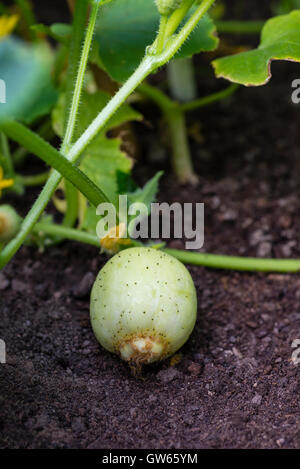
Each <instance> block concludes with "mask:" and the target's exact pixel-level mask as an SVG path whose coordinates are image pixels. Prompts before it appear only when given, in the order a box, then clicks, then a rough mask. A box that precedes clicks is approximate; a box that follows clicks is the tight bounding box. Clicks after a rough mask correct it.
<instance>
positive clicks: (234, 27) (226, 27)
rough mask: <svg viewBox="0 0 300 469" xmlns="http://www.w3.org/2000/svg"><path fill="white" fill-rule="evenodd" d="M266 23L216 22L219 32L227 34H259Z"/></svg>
mask: <svg viewBox="0 0 300 469" xmlns="http://www.w3.org/2000/svg"><path fill="white" fill-rule="evenodd" d="M264 24H265V23H264V21H216V26H217V31H218V32H219V33H226V34H259V33H260V32H261V30H262V28H263V26H264Z"/></svg>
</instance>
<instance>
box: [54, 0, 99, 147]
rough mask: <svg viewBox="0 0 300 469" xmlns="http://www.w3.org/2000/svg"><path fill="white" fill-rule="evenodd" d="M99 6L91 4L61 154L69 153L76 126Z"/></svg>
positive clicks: (96, 3)
mask: <svg viewBox="0 0 300 469" xmlns="http://www.w3.org/2000/svg"><path fill="white" fill-rule="evenodd" d="M78 3H80V1H77V3H76V6H77V4H78ZM83 3H84V2H83ZM99 4H100V2H93V6H92V11H91V15H90V20H89V24H88V28H87V33H86V37H85V41H84V46H83V49H82V54H81V59H80V62H79V69H78V72H77V78H76V83H75V89H74V93H73V98H72V100H71V103H72V104H71V110H70V113H69V118H68V122H67V127H66V132H65V135H64V139H63V143H62V146H61V153H62V154H66V153H67V152H68V151H69V148H70V145H71V143H72V138H73V134H74V129H75V125H76V119H77V117H78V109H79V104H80V96H81V93H82V88H83V81H84V76H85V71H86V67H87V63H88V59H89V52H90V49H91V44H92V40H93V35H94V30H95V25H96V20H97V15H98V10H99ZM67 105H68V101H67Z"/></svg>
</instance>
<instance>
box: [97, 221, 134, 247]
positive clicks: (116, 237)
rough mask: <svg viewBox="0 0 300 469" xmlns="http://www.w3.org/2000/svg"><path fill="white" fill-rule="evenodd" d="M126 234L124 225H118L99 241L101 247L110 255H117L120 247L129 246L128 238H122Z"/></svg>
mask: <svg viewBox="0 0 300 469" xmlns="http://www.w3.org/2000/svg"><path fill="white" fill-rule="evenodd" d="M125 233H126V225H125V223H120V224H119V225H117V226H114V227H113V228H111V230H110V231H109V232H108V233H107V235H106V236H104V237H103V238H102V239H101V240H100V245H101V247H102V248H103V249H104V250H105V251H108V252H110V253H113V254H115V253H117V252H118V251H119V250H120V247H121V246H129V245H130V243H131V241H130V239H129V238H124V237H123V236H124V234H125Z"/></svg>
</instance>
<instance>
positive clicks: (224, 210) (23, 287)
mask: <svg viewBox="0 0 300 469" xmlns="http://www.w3.org/2000/svg"><path fill="white" fill-rule="evenodd" d="M273 71H274V80H273V81H272V83H271V84H270V85H268V87H263V88H260V89H249V90H247V89H241V90H240V91H239V92H238V93H237V95H236V96H235V97H233V98H232V100H230V101H227V102H224V103H222V104H217V105H215V106H213V107H211V108H209V109H208V110H207V111H204V110H201V112H197V113H194V114H192V115H189V118H188V120H189V128H190V129H195V124H197V123H199V124H201V129H202V135H203V136H204V142H203V143H202V144H199V143H197V142H196V141H195V140H193V139H192V146H193V155H194V160H195V163H196V167H197V171H198V173H199V174H200V183H199V185H198V186H197V187H195V188H193V189H192V188H191V187H183V188H181V189H180V188H178V186H177V185H176V182H175V180H174V178H173V177H172V176H171V175H170V174H169V172H168V165H167V163H165V162H162V163H160V164H158V163H157V162H156V163H153V161H152V159H153V151H152V148H153V143H151V142H153V139H154V138H155V135H157V134H156V133H152V131H151V130H149V129H148V128H147V127H145V128H144V129H143V131H142V132H143V133H142V136H143V145H144V154H145V161H144V164H146V166H145V167H144V169H140V170H138V171H137V178H138V180H139V181H140V182H143V181H144V180H145V179H147V178H149V177H150V175H152V173H154V172H155V170H156V169H158V168H159V167H161V166H162V165H163V166H165V168H166V176H165V177H164V179H163V181H162V185H161V191H160V194H159V199H160V200H164V201H167V202H172V201H175V200H176V201H180V202H186V201H198V202H205V204H206V216H205V235H206V240H205V251H207V252H216V253H224V254H237V255H255V256H274V257H300V247H299V229H300V218H299V211H300V198H299V195H300V194H299V192H300V190H299V189H300V188H299V170H300V164H299V146H300V137H299V118H300V107H299V106H295V105H292V104H291V82H292V80H293V79H294V78H296V77H297V75H298V76H299V73H300V69H299V67H296V66H295V65H292V64H274V66H273ZM201 91H202V93H203V94H205V92H206V91H208V89H207V90H206V89H202V90H201ZM153 125H154V123H153ZM139 130H141V129H139ZM193 134H194V135H195V131H194V132H193ZM198 137H199V134H198ZM25 205H26V203H25ZM170 245H171V246H172V247H179V248H182V247H183V243H182V242H181V241H178V240H174V241H172V242H171V243H170ZM104 261H105V260H104V259H103V258H102V257H100V255H99V254H98V252H97V250H96V249H93V248H89V247H86V246H83V245H79V244H75V243H65V244H63V245H61V246H57V247H54V248H51V250H49V251H48V252H47V253H44V254H42V253H39V252H37V250H35V249H33V248H28V247H24V248H23V249H22V250H21V252H20V253H19V254H18V255H17V256H16V258H15V259H14V260H13V261H12V262H11V264H10V265H9V266H7V268H6V269H5V271H4V274H0V295H1V296H0V311H1V324H0V338H2V339H4V340H5V342H6V345H7V359H8V363H7V364H6V365H0V379H1V396H0V405H1V408H0V431H1V436H0V447H1V448H107V449H108V448H122V449H124V448H192V449H195V448H296V447H299V445H300V425H299V424H300V406H299V392H300V380H299V371H300V368H299V367H300V365H298V367H297V366H296V365H294V364H293V363H292V361H291V355H292V352H293V349H292V348H291V344H292V342H293V341H294V340H295V339H300V278H299V276H298V275H279V274H276V275H275V274H268V275H263V274H242V273H234V272H226V271H212V270H208V269H204V268H200V267H199V268H198V267H192V268H190V272H191V274H192V276H193V279H194V281H195V284H196V288H197V292H198V299H199V310H198V321H197V325H196V328H195V330H194V332H193V334H192V336H191V338H190V340H189V341H188V343H187V344H186V345H185V346H184V347H183V349H182V350H181V355H180V356H179V357H178V361H177V363H175V364H174V363H172V364H171V363H170V360H167V361H165V362H163V363H161V364H157V365H153V366H151V367H148V368H147V369H145V371H144V374H143V377H142V378H140V379H137V378H134V377H133V376H131V373H130V370H129V368H128V367H127V365H126V364H124V363H122V362H121V361H120V360H119V359H118V358H117V357H115V356H113V355H111V354H109V353H108V352H106V351H105V350H103V349H102V348H101V347H100V346H99V345H98V343H97V342H96V340H95V338H94V336H93V333H92V331H91V327H90V324H89V289H90V286H91V282H92V280H93V279H94V277H95V276H96V274H97V272H98V270H99V268H100V267H101V266H102V265H103V263H104Z"/></svg>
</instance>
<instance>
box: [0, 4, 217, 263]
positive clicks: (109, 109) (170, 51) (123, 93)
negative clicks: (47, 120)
mask: <svg viewBox="0 0 300 469" xmlns="http://www.w3.org/2000/svg"><path fill="white" fill-rule="evenodd" d="M213 3H214V0H203V1H202V3H201V4H200V5H199V6H198V8H197V9H196V10H195V12H194V14H193V15H192V16H191V17H190V18H189V19H188V21H187V22H186V24H185V26H183V28H182V29H181V31H180V32H179V33H178V34H177V35H176V36H174V37H173V38H172V40H170V41H169V42H168V44H167V46H166V47H165V49H164V50H163V52H162V53H161V54H159V55H152V54H151V51H153V49H152V48H150V49H148V51H149V52H148V53H146V56H145V58H144V59H143V60H142V62H141V64H140V65H139V67H138V68H137V70H136V71H135V72H134V73H133V75H132V76H131V77H130V78H129V79H128V81H127V82H126V83H125V84H124V85H123V86H122V87H121V88H120V90H119V91H118V92H117V93H116V94H115V96H114V97H113V98H112V99H111V100H110V101H109V103H108V104H107V105H106V107H105V108H104V109H103V110H102V111H101V112H100V113H99V115H98V116H97V117H96V119H95V120H94V121H93V122H92V123H91V124H90V126H89V127H88V128H87V129H86V131H85V132H84V133H83V135H82V136H81V137H80V138H79V139H78V140H77V142H76V143H75V144H74V145H73V146H72V147H71V149H70V151H69V152H68V154H67V155H66V158H67V159H68V160H69V162H72V163H75V162H76V161H77V159H78V158H79V157H80V155H81V154H82V152H83V151H84V149H85V148H86V147H87V146H88V145H89V143H90V142H91V141H92V140H93V138H95V136H96V135H97V134H98V132H99V131H100V130H101V129H102V128H103V127H104V125H105V124H106V123H107V122H108V120H109V119H110V118H111V116H112V115H113V114H114V113H115V112H116V111H117V110H118V109H119V107H120V106H121V105H122V104H123V103H124V101H125V100H126V99H127V98H128V96H129V95H130V94H131V93H132V92H133V91H134V90H135V89H136V88H137V87H138V86H139V85H140V84H141V83H142V81H143V80H144V79H145V78H146V77H147V76H148V75H150V73H152V72H153V71H154V70H156V69H157V68H158V67H160V66H162V65H164V64H165V63H167V62H168V61H169V60H170V59H171V58H172V57H173V56H174V55H175V54H176V52H177V51H178V50H179V49H180V47H181V46H182V44H183V43H184V42H185V41H186V40H187V38H188V37H189V35H190V34H191V32H192V31H193V30H194V29H195V27H196V26H197V24H198V22H199V21H200V19H201V18H202V17H203V16H204V15H205V13H206V12H207V11H208V10H209V8H210V7H211V6H212V5H213ZM175 13H176V12H175ZM171 18H172V16H171ZM60 180H61V176H60V174H59V173H57V172H53V173H52V174H51V176H50V178H49V179H48V181H47V183H46V185H45V186H44V188H43V190H42V192H41V194H40V196H39V198H38V199H37V201H36V202H35V204H34V205H33V206H32V208H31V210H30V211H29V213H28V215H27V217H26V218H25V220H24V221H23V224H22V226H21V230H20V232H19V233H18V235H17V236H16V238H14V239H13V240H12V241H11V242H10V243H9V244H7V245H6V247H5V248H4V250H3V251H2V252H1V254H0V268H3V267H4V266H5V265H6V264H7V263H8V262H9V261H10V259H11V258H12V257H13V256H14V254H15V253H16V252H17V251H18V249H19V248H20V247H21V245H22V244H23V242H24V240H25V239H26V237H27V235H28V234H29V233H30V231H31V230H32V229H33V227H34V225H35V224H36V223H37V221H38V219H39V217H40V216H41V214H42V213H43V211H44V210H45V208H46V206H47V203H48V202H49V200H50V199H51V197H52V196H53V194H54V192H55V189H56V186H57V185H58V184H59V182H60Z"/></svg>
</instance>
